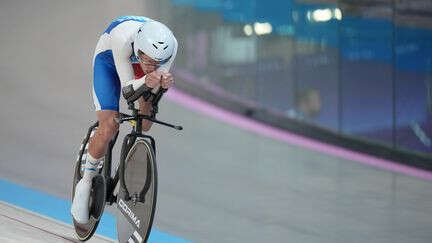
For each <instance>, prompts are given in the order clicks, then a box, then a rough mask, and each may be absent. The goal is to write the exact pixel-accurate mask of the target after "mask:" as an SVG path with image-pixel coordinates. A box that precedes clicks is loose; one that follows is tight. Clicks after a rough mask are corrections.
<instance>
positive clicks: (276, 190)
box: [0, 0, 432, 243]
mask: <svg viewBox="0 0 432 243" xmlns="http://www.w3.org/2000/svg"><path fill="white" fill-rule="evenodd" d="M122 15H144V16H147V17H150V18H154V19H157V20H160V21H162V22H164V23H166V24H167V25H168V26H169V27H170V28H171V29H172V30H173V32H174V34H175V36H176V37H177V39H178V42H179V51H178V55H177V58H176V62H175V66H174V68H173V72H174V74H175V77H176V90H177V91H175V93H174V91H173V93H172V95H171V96H175V94H178V93H177V92H180V93H181V94H186V95H190V96H192V97H198V98H199V99H200V100H203V101H205V102H208V103H210V104H216V105H217V106H218V107H222V108H223V109H224V110H226V111H228V112H234V113H236V114H240V115H241V116H242V117H243V118H244V117H248V118H252V119H253V120H254V121H256V120H258V121H260V122H262V123H264V124H267V125H271V126H273V127H276V128H282V130H284V131H286V132H294V133H296V134H301V135H303V136H305V137H306V138H307V137H312V138H314V139H318V140H320V141H325V142H329V143H332V144H336V145H341V146H344V145H345V144H351V145H350V146H347V147H348V148H350V149H354V150H358V151H361V152H363V153H366V156H368V154H367V153H368V152H370V154H372V155H377V156H381V155H383V154H384V155H383V156H382V157H384V158H391V159H392V161H390V164H395V165H396V164H398V163H403V164H405V165H410V166H415V167H417V168H423V169H425V168H426V169H429V170H432V165H431V164H430V161H431V160H430V159H431V156H430V153H431V152H432V140H431V139H432V137H431V136H432V127H431V125H432V120H431V112H432V1H431V0H266V1H264V0H128V1H114V0H106V1H102V0H94V1H64V0H60V1H59V0H57V1H53V0H37V1H29V0H14V1H6V0H2V1H0V111H1V122H0V124H1V126H0V154H1V156H0V179H5V180H8V181H11V182H14V183H18V184H21V185H25V186H28V187H31V188H34V189H36V190H40V191H43V192H46V193H49V194H51V195H55V196H57V197H60V198H63V199H64V200H70V192H71V182H72V171H73V166H74V164H73V161H74V160H75V158H76V153H77V152H78V148H79V145H80V142H81V139H82V137H83V136H84V134H85V132H86V130H87V128H88V127H89V126H90V124H91V123H92V120H93V121H94V120H95V119H96V117H95V114H94V111H93V105H92V98H91V84H92V67H91V65H92V58H93V54H94V48H95V46H96V43H97V40H98V38H99V36H100V35H101V34H102V33H103V32H104V30H105V29H106V27H107V26H108V25H109V23H110V22H111V21H112V20H113V19H115V18H116V17H118V16H122ZM168 94H169V93H168ZM176 97H177V98H176V99H177V101H176V99H168V98H167V99H163V100H162V104H161V109H160V113H159V118H160V119H162V120H166V121H170V122H173V123H176V124H177V123H178V124H181V125H184V127H185V130H184V131H183V132H182V133H177V132H175V131H170V130H167V129H165V128H161V127H159V126H154V127H153V128H152V132H151V134H152V135H154V136H155V137H156V138H157V139H158V144H159V145H160V147H159V149H158V156H159V157H158V165H159V167H160V168H159V173H160V174H159V176H160V178H159V180H160V184H159V194H158V211H157V213H156V218H155V223H156V224H155V225H156V227H157V228H158V229H160V230H161V231H163V232H167V233H169V234H174V235H176V236H179V237H182V238H185V239H188V240H191V241H193V242H271V241H275V242H363V241H372V242H392V243H393V242H430V239H432V233H431V231H430V225H432V218H431V217H430V215H431V214H432V208H431V206H430V203H429V202H430V200H432V187H431V184H430V181H429V180H424V179H425V178H426V179H427V178H429V179H430V178H432V176H431V175H430V174H428V173H430V172H428V171H426V170H424V171H421V173H423V174H422V175H423V176H418V177H420V178H423V179H420V178H416V177H413V176H408V175H404V174H403V173H402V174H401V173H399V172H400V170H399V172H395V171H394V170H393V171H392V170H391V168H393V167H392V165H390V166H387V165H386V166H381V167H385V168H386V169H378V168H375V167H371V166H368V165H364V164H361V163H356V162H358V161H357V159H356V158H354V157H352V158H347V157H343V156H342V157H341V156H338V155H335V154H332V153H327V152H324V151H317V150H313V149H312V150H310V149H308V148H305V147H303V146H302V145H301V144H300V145H299V144H289V143H286V142H283V141H279V140H277V139H272V138H271V137H268V136H262V134H257V133H255V132H251V131H249V130H247V129H243V128H238V127H237V126H236V125H232V124H227V123H226V122H223V121H220V120H218V119H214V118H213V117H212V116H211V115H210V116H209V115H208V114H202V113H201V112H196V111H195V110H193V109H190V108H188V107H185V106H184V105H182V102H178V101H179V100H181V99H182V98H181V97H183V96H176ZM178 97H180V98H178ZM122 108H123V109H124V108H125V106H124V104H123V106H122ZM123 111H124V110H123ZM127 130H128V129H124V128H122V131H121V132H122V133H121V134H124V133H125V132H127ZM282 130H278V131H280V133H283V132H284V131H282ZM317 134H318V135H317ZM118 147H119V146H117V147H116V148H115V151H116V153H117V154H118V150H119V148H118ZM326 148H327V147H326ZM365 148H366V149H365ZM323 150H325V149H323ZM374 151H375V152H374ZM388 154H391V155H392V156H388ZM117 157H118V156H117ZM419 157H421V160H419V161H420V162H419V163H414V162H413V161H414V160H416V161H417V158H419ZM378 160H379V159H378ZM389 168H390V169H389ZM410 169H412V168H411V167H410ZM410 169H409V170H410ZM421 173H420V174H421ZM408 174H410V173H408ZM410 175H413V173H411V174H410ZM110 211H111V212H114V211H115V210H114V209H110ZM0 233H1V232H0Z"/></svg>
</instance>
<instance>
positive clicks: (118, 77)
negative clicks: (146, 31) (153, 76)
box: [93, 16, 178, 111]
mask: <svg viewBox="0 0 432 243" xmlns="http://www.w3.org/2000/svg"><path fill="white" fill-rule="evenodd" d="M146 21H151V19H150V18H146V17H141V16H122V17H119V18H117V19H115V20H114V21H113V22H111V24H110V25H109V26H108V28H107V29H106V30H105V32H104V33H103V35H102V36H101V37H100V38H99V41H98V43H97V45H96V50H95V53H94V57H93V102H94V106H95V109H96V111H98V110H114V111H119V100H120V90H121V88H122V87H124V86H127V85H129V84H132V85H133V88H134V89H135V90H136V89H138V88H139V87H140V86H141V85H142V84H144V83H145V76H143V73H142V70H141V67H140V66H139V63H138V59H137V58H136V56H135V54H134V51H133V42H134V38H135V35H136V33H137V32H138V29H139V27H140V26H141V25H142V23H144V22H146ZM174 40H175V39H174ZM174 43H175V46H174V52H173V55H172V57H171V58H170V59H169V61H168V62H166V63H164V64H162V65H161V66H159V67H158V69H157V70H158V71H162V72H169V70H170V68H171V65H172V63H173V62H174V59H175V57H176V54H177V46H178V44H177V40H175V41H174Z"/></svg>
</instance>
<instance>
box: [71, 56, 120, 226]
mask: <svg viewBox="0 0 432 243" xmlns="http://www.w3.org/2000/svg"><path fill="white" fill-rule="evenodd" d="M119 99H120V80H119V77H118V75H117V72H116V70H115V66H114V62H113V58H112V53H111V52H109V51H105V52H102V53H99V54H98V55H96V57H95V60H94V77H93V101H94V105H95V108H96V114H97V117H98V121H99V126H98V129H97V130H96V133H95V135H94V136H93V137H92V139H91V140H90V142H89V149H88V153H87V159H86V164H85V170H84V175H83V178H82V179H81V180H80V181H79V182H78V184H77V185H76V187H75V196H74V199H73V202H72V208H71V213H72V215H73V217H74V218H75V220H76V221H77V222H78V223H81V224H86V223H87V222H88V219H89V208H88V202H89V198H90V189H91V186H92V179H93V177H94V176H95V175H96V174H97V170H96V168H97V166H98V164H99V162H100V161H101V160H103V156H104V154H105V151H106V149H107V147H108V144H109V142H110V140H111V138H112V137H113V136H114V134H115V133H116V132H117V130H118V124H117V123H116V122H115V120H114V118H115V117H116V116H118V110H119Z"/></svg>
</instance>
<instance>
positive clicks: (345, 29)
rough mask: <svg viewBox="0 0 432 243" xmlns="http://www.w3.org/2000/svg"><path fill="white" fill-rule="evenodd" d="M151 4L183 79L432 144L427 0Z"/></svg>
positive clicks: (377, 134)
mask: <svg viewBox="0 0 432 243" xmlns="http://www.w3.org/2000/svg"><path fill="white" fill-rule="evenodd" d="M155 2H157V3H158V7H157V9H158V10H159V11H157V13H156V14H155V15H154V16H158V17H160V18H161V19H164V20H166V21H168V23H170V25H171V26H173V28H174V30H175V33H176V35H177V36H179V38H180V40H181V43H183V47H184V48H183V49H182V53H181V55H180V59H179V60H181V61H179V62H178V64H177V67H176V71H177V73H178V74H179V76H181V77H182V78H183V79H184V80H185V81H187V82H193V83H196V84H199V85H202V86H206V87H212V88H213V89H214V90H216V93H217V94H220V93H222V94H225V95H226V96H228V97H231V98H232V99H240V100H241V101H243V102H252V103H255V105H256V106H261V107H264V108H266V109H270V110H272V111H274V113H276V114H277V115H279V116H286V117H289V118H293V119H298V120H300V121H301V122H305V123H309V124H313V125H315V126H318V127H322V128H325V129H328V130H331V131H334V132H337V133H339V134H343V135H349V136H356V137H360V138H364V139H367V140H369V141H374V142H379V143H382V144H386V145H389V146H391V147H393V148H403V149H409V150H413V151H419V152H425V153H430V152H431V151H432V150H431V149H432V147H431V146H432V145H431V132H432V130H431V125H432V124H431V111H432V106H431V97H432V96H431V84H432V83H431V82H432V76H431V75H432V74H431V73H432V44H431V43H432V31H431V27H432V26H431V23H432V21H431V20H432V19H431V18H432V2H431V1H429V0H367V1H366V0H356V1H351V0H286V1H280V0H269V1H259V0H247V1H246V0H244V1H242V0H238V1H232V0H214V1H212V0H208V1H198V0H197V1H194V0H172V1H169V0H162V1H155ZM179 19H181V21H179ZM226 96H223V97H226Z"/></svg>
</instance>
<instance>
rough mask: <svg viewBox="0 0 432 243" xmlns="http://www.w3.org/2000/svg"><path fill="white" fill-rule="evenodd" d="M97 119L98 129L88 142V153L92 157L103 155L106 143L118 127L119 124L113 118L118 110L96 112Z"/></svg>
mask: <svg viewBox="0 0 432 243" xmlns="http://www.w3.org/2000/svg"><path fill="white" fill-rule="evenodd" d="M97 117H98V121H99V126H98V129H97V131H96V133H95V135H94V136H93V137H92V139H91V140H90V143H89V153H90V154H91V155H92V156H93V157H94V158H101V157H103V156H104V155H105V151H106V150H107V148H108V144H109V142H110V141H111V139H112V138H113V137H114V135H115V134H116V133H117V131H118V129H119V124H118V123H117V122H116V121H115V120H114V118H116V117H118V112H116V111H110V110H102V111H98V112H97Z"/></svg>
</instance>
